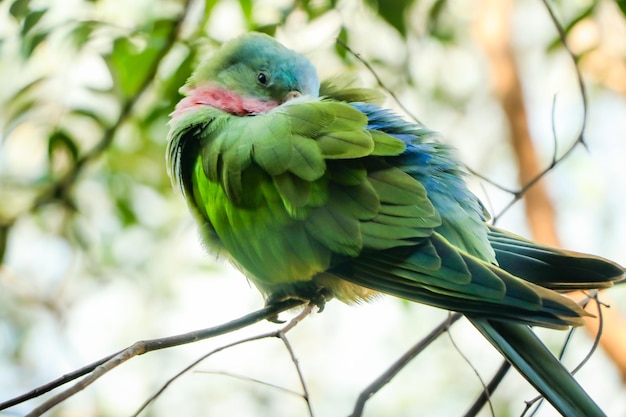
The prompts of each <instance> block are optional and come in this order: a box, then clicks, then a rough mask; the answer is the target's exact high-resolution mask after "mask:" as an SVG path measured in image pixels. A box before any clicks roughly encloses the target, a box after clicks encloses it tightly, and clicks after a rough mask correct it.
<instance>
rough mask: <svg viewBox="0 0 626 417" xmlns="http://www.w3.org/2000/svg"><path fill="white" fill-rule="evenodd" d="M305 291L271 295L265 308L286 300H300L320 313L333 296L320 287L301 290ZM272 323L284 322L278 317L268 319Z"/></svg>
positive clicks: (307, 287) (308, 287)
mask: <svg viewBox="0 0 626 417" xmlns="http://www.w3.org/2000/svg"><path fill="white" fill-rule="evenodd" d="M301 289H306V291H299V292H298V293H297V294H286V293H282V292H277V293H273V294H271V295H270V296H269V297H268V298H267V300H266V301H265V305H266V306H271V305H274V304H277V303H280V302H283V301H286V300H300V301H303V302H305V303H307V304H313V305H315V306H316V307H317V312H318V313H321V312H322V311H324V308H325V307H326V302H327V301H330V300H331V299H332V298H333V296H332V293H331V292H330V290H328V289H327V288H324V287H320V286H306V288H305V287H303V288H301ZM268 320H269V321H271V322H273V323H284V322H285V321H284V320H280V319H279V318H278V315H275V316H272V317H270V318H268Z"/></svg>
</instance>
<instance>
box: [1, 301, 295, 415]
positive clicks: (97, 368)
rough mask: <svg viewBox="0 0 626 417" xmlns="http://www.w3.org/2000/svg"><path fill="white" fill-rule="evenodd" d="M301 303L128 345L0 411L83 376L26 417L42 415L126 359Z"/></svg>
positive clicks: (212, 334)
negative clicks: (205, 327)
mask: <svg viewBox="0 0 626 417" xmlns="http://www.w3.org/2000/svg"><path fill="white" fill-rule="evenodd" d="M302 303H303V301H300V300H286V301H283V302H281V303H277V304H274V305H272V306H267V307H264V308H262V309H260V310H257V311H255V312H252V313H249V314H246V315H245V316H243V317H240V318H238V319H236V320H233V321H230V322H228V323H225V324H221V325H218V326H214V327H210V328H207V329H202V330H197V331H193V332H189V333H184V334H180V335H177V336H169V337H164V338H159V339H152V340H145V341H139V342H136V343H134V344H133V345H131V346H130V347H128V348H126V349H124V350H121V351H119V352H117V353H115V354H113V355H108V356H106V357H104V358H102V359H100V360H98V361H96V362H93V363H91V364H90V365H87V366H84V367H82V368H80V369H78V370H76V371H74V372H70V373H68V374H66V375H64V376H62V377H60V378H58V379H55V380H54V381H52V382H50V383H47V384H45V385H42V386H40V387H38V388H36V389H34V390H32V391H30V392H28V393H26V394H23V395H20V396H18V397H15V398H13V399H10V400H8V401H5V402H3V403H0V410H4V409H7V408H9V407H12V406H14V405H17V404H20V403H23V402H24V401H27V400H30V399H33V398H36V397H38V396H40V395H42V394H44V393H46V392H49V391H52V390H53V389H55V388H58V387H60V386H62V385H65V384H67V383H69V382H71V381H73V380H75V379H77V378H80V377H81V376H83V375H87V374H89V375H88V376H86V377H85V378H83V379H82V380H81V381H79V382H78V383H76V384H75V385H73V386H72V387H70V388H68V389H67V390H65V391H63V392H61V393H59V394H57V395H55V396H54V397H51V398H50V399H48V400H47V401H46V402H44V403H43V404H41V405H40V406H39V407H37V408H36V409H35V410H33V411H32V412H31V413H30V414H28V415H29V416H37V415H41V413H43V412H45V411H47V410H49V409H50V408H52V407H54V406H55V405H57V404H59V403H60V402H61V401H63V400H65V399H66V398H68V397H70V396H72V395H74V394H76V393H77V392H79V391H81V390H82V389H84V388H86V387H87V386H88V385H90V384H91V383H93V382H94V381H95V380H96V379H98V378H100V377H101V376H102V375H104V374H105V373H106V372H108V371H109V370H111V369H113V368H115V367H116V366H118V365H120V364H121V363H123V362H125V361H126V360H128V359H130V358H131V357H133V356H137V355H142V354H144V353H147V352H151V351H154V350H160V349H166V348H170V347H173V346H180V345H183V344H187V343H192V342H196V341H198V340H204V339H208V338H211V337H216V336H219V335H222V334H225V333H229V332H232V331H235V330H238V329H241V328H243V327H247V326H250V325H252V324H254V323H257V322H259V321H262V320H266V319H269V318H272V317H275V316H276V315H277V314H279V313H281V312H283V311H286V310H289V309H291V308H294V307H296V306H298V305H301V304H302Z"/></svg>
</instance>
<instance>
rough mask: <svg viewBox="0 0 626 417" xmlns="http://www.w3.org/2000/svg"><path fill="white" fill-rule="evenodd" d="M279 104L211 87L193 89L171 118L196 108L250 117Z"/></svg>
mask: <svg viewBox="0 0 626 417" xmlns="http://www.w3.org/2000/svg"><path fill="white" fill-rule="evenodd" d="M279 105H280V103H278V102H276V101H264V100H257V99H253V98H248V97H242V96H240V95H239V94H237V93H234V92H232V91H230V90H226V89H223V88H220V87H215V86H212V85H206V86H203V87H195V88H193V89H191V90H189V91H188V92H187V97H185V98H183V99H182V100H181V101H180V102H179V103H178V105H176V110H174V113H172V115H173V116H179V115H181V114H182V113H184V112H185V111H186V110H188V109H191V108H194V107H196V106H211V107H215V108H216V109H220V110H222V111H225V112H227V113H231V114H234V115H236V116H250V115H254V114H260V113H267V112H269V111H270V110H273V109H275V108H276V107H278V106H279Z"/></svg>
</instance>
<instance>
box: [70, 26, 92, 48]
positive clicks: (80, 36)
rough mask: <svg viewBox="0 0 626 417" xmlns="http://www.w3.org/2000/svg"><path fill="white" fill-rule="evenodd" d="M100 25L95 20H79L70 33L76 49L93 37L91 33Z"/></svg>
mask: <svg viewBox="0 0 626 417" xmlns="http://www.w3.org/2000/svg"><path fill="white" fill-rule="evenodd" d="M98 26H100V23H99V22H97V21H94V20H86V21H79V22H77V24H76V26H74V28H73V29H72V30H70V32H69V33H68V37H69V38H70V40H71V42H72V44H73V46H74V47H75V48H76V49H80V48H82V47H83V46H84V45H85V44H86V43H87V42H88V41H89V40H90V39H91V34H92V33H93V31H94V30H95V29H96V28H97V27H98Z"/></svg>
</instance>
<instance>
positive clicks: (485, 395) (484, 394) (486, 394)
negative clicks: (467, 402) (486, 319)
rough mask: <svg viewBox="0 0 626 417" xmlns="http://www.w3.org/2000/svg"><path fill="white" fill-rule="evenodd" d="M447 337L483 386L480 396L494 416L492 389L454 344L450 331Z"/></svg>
mask: <svg viewBox="0 0 626 417" xmlns="http://www.w3.org/2000/svg"><path fill="white" fill-rule="evenodd" d="M448 338H449V339H450V343H452V346H453V347H454V349H456V351H457V352H458V353H459V355H461V358H463V360H464V361H465V363H467V364H468V365H469V366H470V368H472V371H473V372H474V375H476V377H477V378H478V381H479V382H480V385H481V386H482V387H483V391H482V394H481V397H480V398H485V401H486V402H487V403H488V404H489V410H490V411H491V416H492V417H496V413H495V412H494V410H493V404H492V403H491V393H492V392H493V391H492V390H490V389H489V388H488V387H487V385H486V384H485V381H483V378H482V377H481V376H480V373H479V372H478V369H476V368H475V367H474V365H472V362H470V360H469V358H468V357H467V356H465V354H464V353H463V351H462V350H461V348H460V347H459V345H457V344H456V342H455V341H454V337H452V332H450V331H448ZM492 382H493V380H492ZM494 389H495V388H494ZM474 405H475V406H476V403H474ZM483 405H484V403H483V404H482V405H481V407H480V408H479V410H480V409H481V408H482V407H483ZM466 416H467V414H466Z"/></svg>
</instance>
